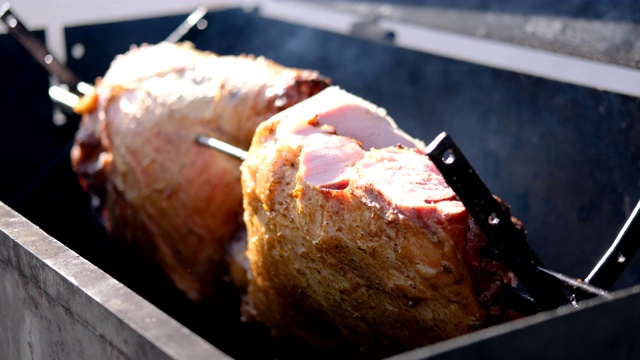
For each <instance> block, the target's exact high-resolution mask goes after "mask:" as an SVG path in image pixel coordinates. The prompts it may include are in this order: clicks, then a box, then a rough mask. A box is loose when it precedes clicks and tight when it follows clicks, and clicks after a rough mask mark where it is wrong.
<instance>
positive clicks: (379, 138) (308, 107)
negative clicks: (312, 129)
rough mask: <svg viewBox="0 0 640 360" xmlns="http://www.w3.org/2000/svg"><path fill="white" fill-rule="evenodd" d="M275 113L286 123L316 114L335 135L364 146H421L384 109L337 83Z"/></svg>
mask: <svg viewBox="0 0 640 360" xmlns="http://www.w3.org/2000/svg"><path fill="white" fill-rule="evenodd" d="M276 116H277V117H278V118H280V119H282V121H283V122H285V123H286V122H289V121H294V122H295V121H298V120H296V119H309V118H313V117H314V116H317V120H318V123H319V124H320V125H329V126H331V127H333V128H334V129H335V133H336V134H337V135H341V136H345V137H348V138H351V139H354V140H356V141H359V142H360V143H361V144H362V147H363V148H364V149H365V150H369V149H372V148H373V149H381V148H385V147H389V146H396V145H402V146H406V147H411V148H424V144H423V143H422V142H421V141H420V140H417V139H414V138H412V137H411V136H409V135H408V134H406V133H405V132H403V131H402V130H400V129H399V128H398V126H397V125H396V123H395V122H394V121H393V119H392V118H391V117H390V116H388V115H387V112H386V110H385V109H383V108H380V107H378V106H376V105H374V104H372V103H370V102H368V101H366V100H364V99H362V98H360V97H357V96H355V95H353V94H350V93H348V92H346V91H344V90H342V89H340V88H339V87H337V86H331V87H328V88H327V89H325V90H323V91H321V92H320V93H318V94H316V95H314V96H312V97H311V98H309V99H307V100H305V101H303V102H301V103H299V104H297V105H295V106H293V107H291V108H289V109H287V110H285V111H283V112H282V113H280V114H279V115H276ZM288 127H290V125H285V127H284V128H285V129H284V130H283V132H284V133H285V134H287V133H290V130H288V129H287V128H288Z"/></svg>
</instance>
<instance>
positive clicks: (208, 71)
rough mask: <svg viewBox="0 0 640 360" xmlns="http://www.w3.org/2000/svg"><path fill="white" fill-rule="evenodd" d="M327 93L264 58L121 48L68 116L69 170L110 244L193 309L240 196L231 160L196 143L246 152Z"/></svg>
mask: <svg viewBox="0 0 640 360" xmlns="http://www.w3.org/2000/svg"><path fill="white" fill-rule="evenodd" d="M327 85H328V79H325V78H323V77H322V76H321V75H320V74H318V73H317V72H316V71H311V70H301V69H293V68H286V67H284V66H281V65H279V64H277V63H275V62H273V61H270V60H267V59H265V58H263V57H254V56H244V55H243V56H218V55H216V54H213V53H209V52H202V51H198V50H196V49H194V47H193V45H192V44H190V43H182V44H178V45H174V44H169V43H160V44H157V45H142V46H140V47H132V48H131V50H130V51H128V52H127V53H125V54H122V55H119V56H118V57H116V59H115V60H114V61H113V62H112V64H111V67H110V68H109V70H108V71H107V73H106V74H105V75H104V77H103V78H101V79H98V80H97V82H96V90H95V93H94V94H91V95H89V96H87V97H85V98H83V101H82V102H81V104H80V106H79V107H78V108H77V111H78V112H80V113H83V119H82V123H81V125H80V128H79V130H78V132H77V135H76V139H75V145H74V147H73V149H72V151H71V159H72V165H73V168H74V170H75V171H76V172H77V174H78V177H79V179H80V181H81V183H82V185H83V186H84V187H85V189H87V190H88V191H90V192H91V193H92V194H94V195H95V199H96V200H97V205H98V206H99V208H100V209H101V211H102V212H101V214H102V217H103V220H104V223H105V226H106V229H107V230H108V233H109V234H110V236H111V238H112V239H114V240H116V239H117V240H118V241H119V242H122V243H125V244H129V245H131V247H133V248H135V249H136V250H135V251H139V252H140V253H142V254H143V255H144V256H145V257H146V258H147V259H149V261H151V262H152V263H153V264H157V265H158V266H159V267H160V268H162V269H163V270H164V271H165V272H166V273H167V274H168V275H169V276H170V277H171V279H172V280H173V282H174V283H175V284H176V286H177V287H178V288H179V289H181V290H182V291H183V292H184V293H185V294H186V295H187V296H188V297H189V298H190V299H192V300H195V301H198V300H202V299H205V298H207V297H209V296H211V295H212V294H213V293H214V292H215V284H216V282H218V281H220V279H221V278H222V276H223V275H224V273H225V272H226V270H225V266H226V265H225V264H224V259H225V251H226V248H227V247H228V245H229V241H230V239H231V237H232V234H233V233H234V232H235V231H236V229H237V228H238V226H239V225H241V221H240V220H241V213H242V200H241V197H242V195H241V188H240V171H239V166H240V161H238V160H237V159H234V158H231V157H229V156H228V155H225V154H221V153H218V152H216V151H213V150H211V149H207V148H205V147H202V146H198V145H197V144H196V143H195V137H196V135H198V134H205V135H209V136H213V137H216V138H218V139H220V140H223V141H226V142H228V143H230V144H233V145H235V146H238V147H241V148H247V147H248V146H249V144H250V142H251V139H252V137H253V133H254V131H255V128H256V127H257V126H258V124H259V123H260V122H262V121H264V120H266V119H268V118H269V117H270V116H271V115H273V114H276V113H277V112H279V111H281V110H283V109H286V108H288V107H290V106H291V105H293V104H295V103H297V102H299V101H301V100H303V99H306V98H308V97H310V96H312V95H314V94H315V93H317V92H318V91H320V90H322V89H324V88H325V87H326V86H327Z"/></svg>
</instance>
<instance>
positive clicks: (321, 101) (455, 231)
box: [241, 87, 515, 357]
mask: <svg viewBox="0 0 640 360" xmlns="http://www.w3.org/2000/svg"><path fill="white" fill-rule="evenodd" d="M423 149H424V144H423V143H422V142H421V141H419V140H416V139H413V138H411V137H410V136H409V135H407V134H406V133H404V132H402V131H401V130H400V129H399V128H398V127H397V126H396V125H395V123H394V122H393V120H392V119H391V118H390V117H389V116H388V115H387V114H386V113H385V111H384V110H383V109H381V108H378V107H376V106H375V105H373V104H371V103H369V102H367V101H365V100H363V99H361V98H358V97H356V96H354V95H351V94H349V93H347V92H345V91H343V90H341V89H339V88H337V87H329V88H328V89H326V90H324V91H322V92H320V93H319V94H317V95H315V96H313V97H312V98H310V99H308V100H306V101H304V102H301V103H299V104H297V105H295V106H293V107H291V108H289V109H287V110H285V111H283V112H281V113H278V114H277V115H275V116H273V117H272V118H271V119H269V120H268V121H266V122H264V123H262V124H261V125H260V126H259V127H258V129H257V131H256V133H255V136H254V138H253V142H252V144H251V148H250V150H249V157H248V158H247V160H246V161H245V162H244V163H243V165H242V167H241V169H242V187H243V199H244V221H245V223H246V226H247V231H248V250H247V255H248V259H249V265H250V273H249V286H248V292H247V294H246V296H245V297H244V300H243V308H242V312H243V316H244V319H245V320H246V321H257V322H261V323H264V324H266V325H267V326H268V327H270V328H271V329H273V333H274V334H280V335H293V336H295V337H297V338H299V339H302V340H304V341H305V342H307V343H309V344H312V345H318V346H325V347H336V346H343V345H344V344H348V345H353V347H354V348H356V349H359V350H362V351H363V353H366V354H370V355H371V354H375V356H376V357H378V356H385V355H390V354H394V353H398V352H401V351H404V350H408V349H412V348H416V347H419V346H423V345H426V344H430V343H433V342H437V341H440V340H444V339H448V338H451V337H454V336H457V335H461V334H464V333H468V332H470V331H473V330H476V329H479V328H481V327H483V326H486V325H488V324H490V323H492V322H493V321H495V319H496V318H498V317H500V315H501V313H502V307H501V305H500V304H499V301H498V296H497V293H498V289H499V288H500V286H501V285H502V284H504V283H507V284H510V285H513V284H514V281H515V279H514V277H513V274H511V273H510V272H509V271H508V270H507V269H505V268H504V267H502V266H501V265H500V264H497V263H495V262H493V261H491V260H489V259H486V258H483V257H482V256H481V255H480V254H479V251H480V249H481V248H482V247H483V246H484V244H485V243H486V239H485V238H484V237H483V235H482V234H481V232H480V231H478V229H477V227H476V226H475V224H474V223H473V221H472V220H471V218H470V217H469V215H468V213H467V211H466V210H465V208H464V206H463V205H462V203H460V201H458V200H457V198H456V196H455V193H454V192H453V191H452V189H451V188H450V187H448V186H447V184H446V183H445V181H444V179H443V178H442V176H441V174H440V173H439V172H438V170H437V169H436V168H435V166H434V165H433V164H432V163H431V162H430V160H429V159H428V157H427V156H425V154H424V152H423Z"/></svg>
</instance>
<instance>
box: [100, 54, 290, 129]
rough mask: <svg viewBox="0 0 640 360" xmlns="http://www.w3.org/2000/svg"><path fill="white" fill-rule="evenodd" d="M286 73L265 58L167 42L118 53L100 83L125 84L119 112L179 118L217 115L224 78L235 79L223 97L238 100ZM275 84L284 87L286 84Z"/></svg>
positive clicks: (101, 84)
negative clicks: (147, 113)
mask: <svg viewBox="0 0 640 360" xmlns="http://www.w3.org/2000/svg"><path fill="white" fill-rule="evenodd" d="M283 71H286V70H285V68H283V67H281V66H278V65H276V64H273V63H271V62H269V61H268V60H267V59H265V58H263V57H258V58H253V57H242V56H218V55H216V54H214V53H210V52H203V51H199V50H197V49H195V48H194V47H193V46H192V45H191V44H190V43H182V44H171V43H164V42H163V43H159V44H155V45H147V44H145V45H142V46H140V47H132V48H131V50H129V51H128V52H126V53H124V54H122V55H119V56H117V57H116V58H115V60H114V61H113V62H112V63H111V67H110V68H109V70H108V71H107V73H106V74H105V76H104V78H103V79H102V81H101V82H100V87H107V88H111V87H120V88H123V89H124V91H123V92H122V93H121V94H122V95H121V96H123V97H125V98H126V99H123V102H122V104H121V105H122V107H121V109H120V110H121V111H123V112H125V113H126V114H130V115H132V116H136V115H139V114H140V113H142V112H143V111H144V112H146V111H148V110H151V111H152V112H153V113H155V114H165V113H167V112H172V111H173V112H176V111H179V114H180V115H181V116H185V117H187V118H195V119H198V118H209V117H211V116H212V115H213V111H214V107H215V102H216V100H217V99H218V98H219V97H220V94H221V92H222V91H223V89H222V86H221V85H222V81H224V79H232V80H233V81H228V82H225V86H226V88H225V89H224V91H226V94H227V96H226V98H225V100H226V101H240V100H241V97H242V94H246V93H247V92H248V91H250V90H255V88H256V84H261V83H264V84H269V83H272V82H273V81H274V78H276V76H277V75H278V74H279V73H281V72H283ZM283 78H286V76H285V77H283ZM274 85H276V87H278V85H282V87H283V88H284V86H285V85H286V84H274ZM234 94H238V96H237V97H234ZM147 107H152V108H151V109H148V108H147ZM160 118H162V117H160Z"/></svg>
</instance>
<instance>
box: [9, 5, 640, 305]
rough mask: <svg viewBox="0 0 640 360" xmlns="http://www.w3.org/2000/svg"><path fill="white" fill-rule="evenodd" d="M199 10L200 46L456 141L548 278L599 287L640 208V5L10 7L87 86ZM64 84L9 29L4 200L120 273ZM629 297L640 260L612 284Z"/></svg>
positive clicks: (411, 129) (191, 36)
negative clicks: (326, 81)
mask: <svg viewBox="0 0 640 360" xmlns="http://www.w3.org/2000/svg"><path fill="white" fill-rule="evenodd" d="M200 5H204V6H207V8H208V9H209V10H210V11H209V12H208V14H207V15H206V16H205V17H204V18H203V20H201V21H200V22H199V23H198V25H197V26H196V27H195V28H194V29H193V30H192V31H191V32H189V33H188V34H187V35H186V36H185V37H184V40H188V41H191V42H193V43H194V44H195V46H196V47H197V48H199V49H201V50H210V51H214V52H216V53H219V54H240V53H252V54H256V55H264V56H266V57H268V58H271V59H273V60H275V61H278V62H280V63H282V64H284V65H287V66H292V67H300V68H312V69H317V70H319V71H320V72H321V73H322V74H324V75H326V76H328V77H330V78H331V79H332V80H333V83H334V84H335V85H339V86H341V87H342V88H344V89H346V90H348V91H350V92H352V93H354V94H356V95H359V96H361V97H363V98H365V99H367V100H370V101H372V102H374V103H376V104H378V105H379V106H382V107H384V108H386V109H387V110H388V112H389V114H390V115H391V116H392V117H393V118H394V119H395V120H396V121H397V123H398V124H399V125H400V127H401V128H403V129H404V130H406V131H407V132H408V133H410V134H411V135H413V136H415V137H418V138H421V139H423V140H424V141H425V142H429V141H430V140H431V139H433V138H434V137H435V136H436V135H437V134H439V133H440V132H442V131H446V132H448V133H449V134H451V135H452V137H453V138H454V140H455V141H456V142H457V144H458V146H459V147H460V148H461V149H462V151H463V152H464V153H465V155H466V156H467V158H468V159H469V160H470V162H471V164H472V165H473V166H474V167H475V168H476V170H477V172H478V173H479V174H480V176H481V177H482V178H483V180H484V181H485V182H486V184H487V185H488V186H489V188H490V189H491V190H492V191H493V192H494V193H495V194H497V195H498V196H500V197H501V198H502V199H504V200H505V201H506V202H507V203H509V204H510V205H511V206H512V213H513V215H514V216H516V217H518V218H519V219H520V220H522V221H523V223H524V224H525V226H526V228H527V230H528V238H529V241H530V243H531V244H532V247H533V248H534V250H535V251H536V252H537V253H538V254H539V255H540V257H541V258H542V260H543V261H544V262H545V263H546V265H547V267H549V268H551V269H554V270H557V271H560V272H563V273H566V274H567V275H571V276H574V277H586V275H587V274H588V273H589V271H590V269H591V268H593V266H594V265H595V264H596V262H597V261H598V259H599V258H600V257H601V256H602V255H603V254H604V252H605V251H606V249H607V248H608V247H609V245H610V244H611V243H612V242H613V240H614V238H615V237H616V235H617V233H618V231H620V228H621V227H622V225H623V224H624V222H625V220H626V219H627V217H628V216H629V215H630V213H631V211H632V210H633V208H634V207H635V205H636V203H637V202H638V200H640V171H639V170H640V101H639V96H640V41H639V40H638V39H640V6H639V5H638V4H637V2H636V1H633V0H620V1H616V2H610V1H604V0H596V1H591V0H568V1H552V0H531V1H526V2H523V1H515V0H512V1H497V0H468V1H467V0H449V1H444V0H421V1H420V0H413V1H409V0H406V1H394V2H378V1H366V2H363V1H278V0H271V1H208V2H202V1H191V0H189V1H181V2H177V1H164V0H163V1H157V0H156V1H135V2H133V1H121V0H114V1H105V0H84V1H82V0H57V1H51V0H49V1H45V0H28V1H27V0H18V1H12V2H11V6H12V11H13V12H14V14H15V15H16V16H18V17H19V18H20V20H22V21H23V22H24V24H25V25H26V26H27V28H29V29H31V30H33V31H34V32H35V33H36V34H37V35H38V36H39V37H40V38H41V39H43V40H45V41H46V43H47V46H48V47H49V48H50V50H51V51H52V53H53V55H55V56H56V57H57V58H58V59H60V60H61V61H63V62H66V64H67V65H68V66H69V67H70V68H71V69H72V70H73V71H74V72H76V73H77V74H78V75H79V76H80V77H81V78H82V79H83V80H85V81H87V82H94V81H95V78H96V77H98V76H101V75H102V74H104V72H105V71H106V70H107V69H108V67H109V64H110V62H111V61H112V60H113V58H114V56H116V55H117V54H120V53H123V52H124V51H126V50H127V49H128V48H129V47H130V46H131V45H132V44H141V43H145V42H146V43H156V42H159V41H161V40H163V39H164V38H166V37H167V36H168V35H169V34H170V33H171V32H172V31H173V30H174V29H175V28H176V27H177V26H178V25H179V24H180V23H181V22H182V21H183V20H184V19H185V18H186V16H188V14H189V13H190V12H191V11H193V10H194V9H195V8H196V7H197V6H200ZM51 83H52V79H50V77H49V75H48V74H47V72H46V71H45V70H43V69H42V68H41V67H40V65H39V64H38V63H36V62H35V61H34V60H33V59H32V58H31V56H30V55H29V54H28V53H27V52H26V51H25V50H24V49H23V48H22V47H21V45H19V44H18V43H17V42H16V41H15V40H14V39H13V38H12V37H11V36H9V35H8V34H6V28H4V27H3V26H2V25H0V84H2V86H1V87H0V171H1V172H0V173H1V176H0V201H2V202H4V203H5V204H7V205H9V206H10V207H12V208H13V209H15V210H16V211H18V212H19V213H20V214H22V215H23V216H25V217H26V218H28V219H29V220H31V221H32V222H33V223H35V224H36V225H38V226H39V227H41V228H42V229H43V230H45V231H46V232H47V233H49V234H50V235H52V236H53V237H54V238H56V239H58V240H59V241H61V242H62V243H64V244H66V245H67V246H69V247H70V248H71V249H73V250H74V251H76V252H78V253H79V254H80V255H82V256H83V257H85V258H87V259H88V260H90V261H92V262H94V263H95V264H96V265H98V266H100V267H102V268H104V269H107V270H110V269H111V268H110V264H109V263H108V261H107V259H106V258H105V256H104V251H103V250H104V248H103V245H104V243H103V240H102V239H103V237H104V234H103V230H102V228H101V225H100V224H99V223H98V222H97V221H96V220H95V217H94V216H93V215H92V213H91V211H90V206H89V199H88V198H87V197H86V195H85V194H84V193H83V192H82V190H81V189H80V187H79V185H78V183H77V180H76V178H75V175H74V174H73V172H72V171H71V169H70V164H69V150H70V147H71V145H72V142H73V137H74V134H75V131H76V129H77V126H78V121H79V119H78V118H77V117H76V116H74V115H71V114H68V113H64V112H63V111H62V109H61V108H60V107H59V106H58V105H57V104H55V103H53V102H52V101H51V100H50V98H49V95H48V92H47V91H48V88H49V86H50V85H51ZM111 271H113V272H115V273H116V277H117V278H118V279H120V280H121V281H123V282H125V284H131V287H132V288H134V290H136V289H137V288H136V286H135V283H134V282H131V280H127V276H123V275H122V274H117V271H116V270H113V269H111ZM128 282H129V283H128ZM634 284H640V260H638V259H636V260H634V261H633V263H632V264H631V266H630V267H629V268H628V269H627V270H626V271H625V273H624V274H623V276H622V277H621V278H620V279H619V281H618V283H617V284H616V288H623V287H628V286H631V285H634ZM138 290H139V291H140V292H142V293H144V289H138ZM158 301H159V302H160V303H162V301H163V300H162V299H160V300H158Z"/></svg>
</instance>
